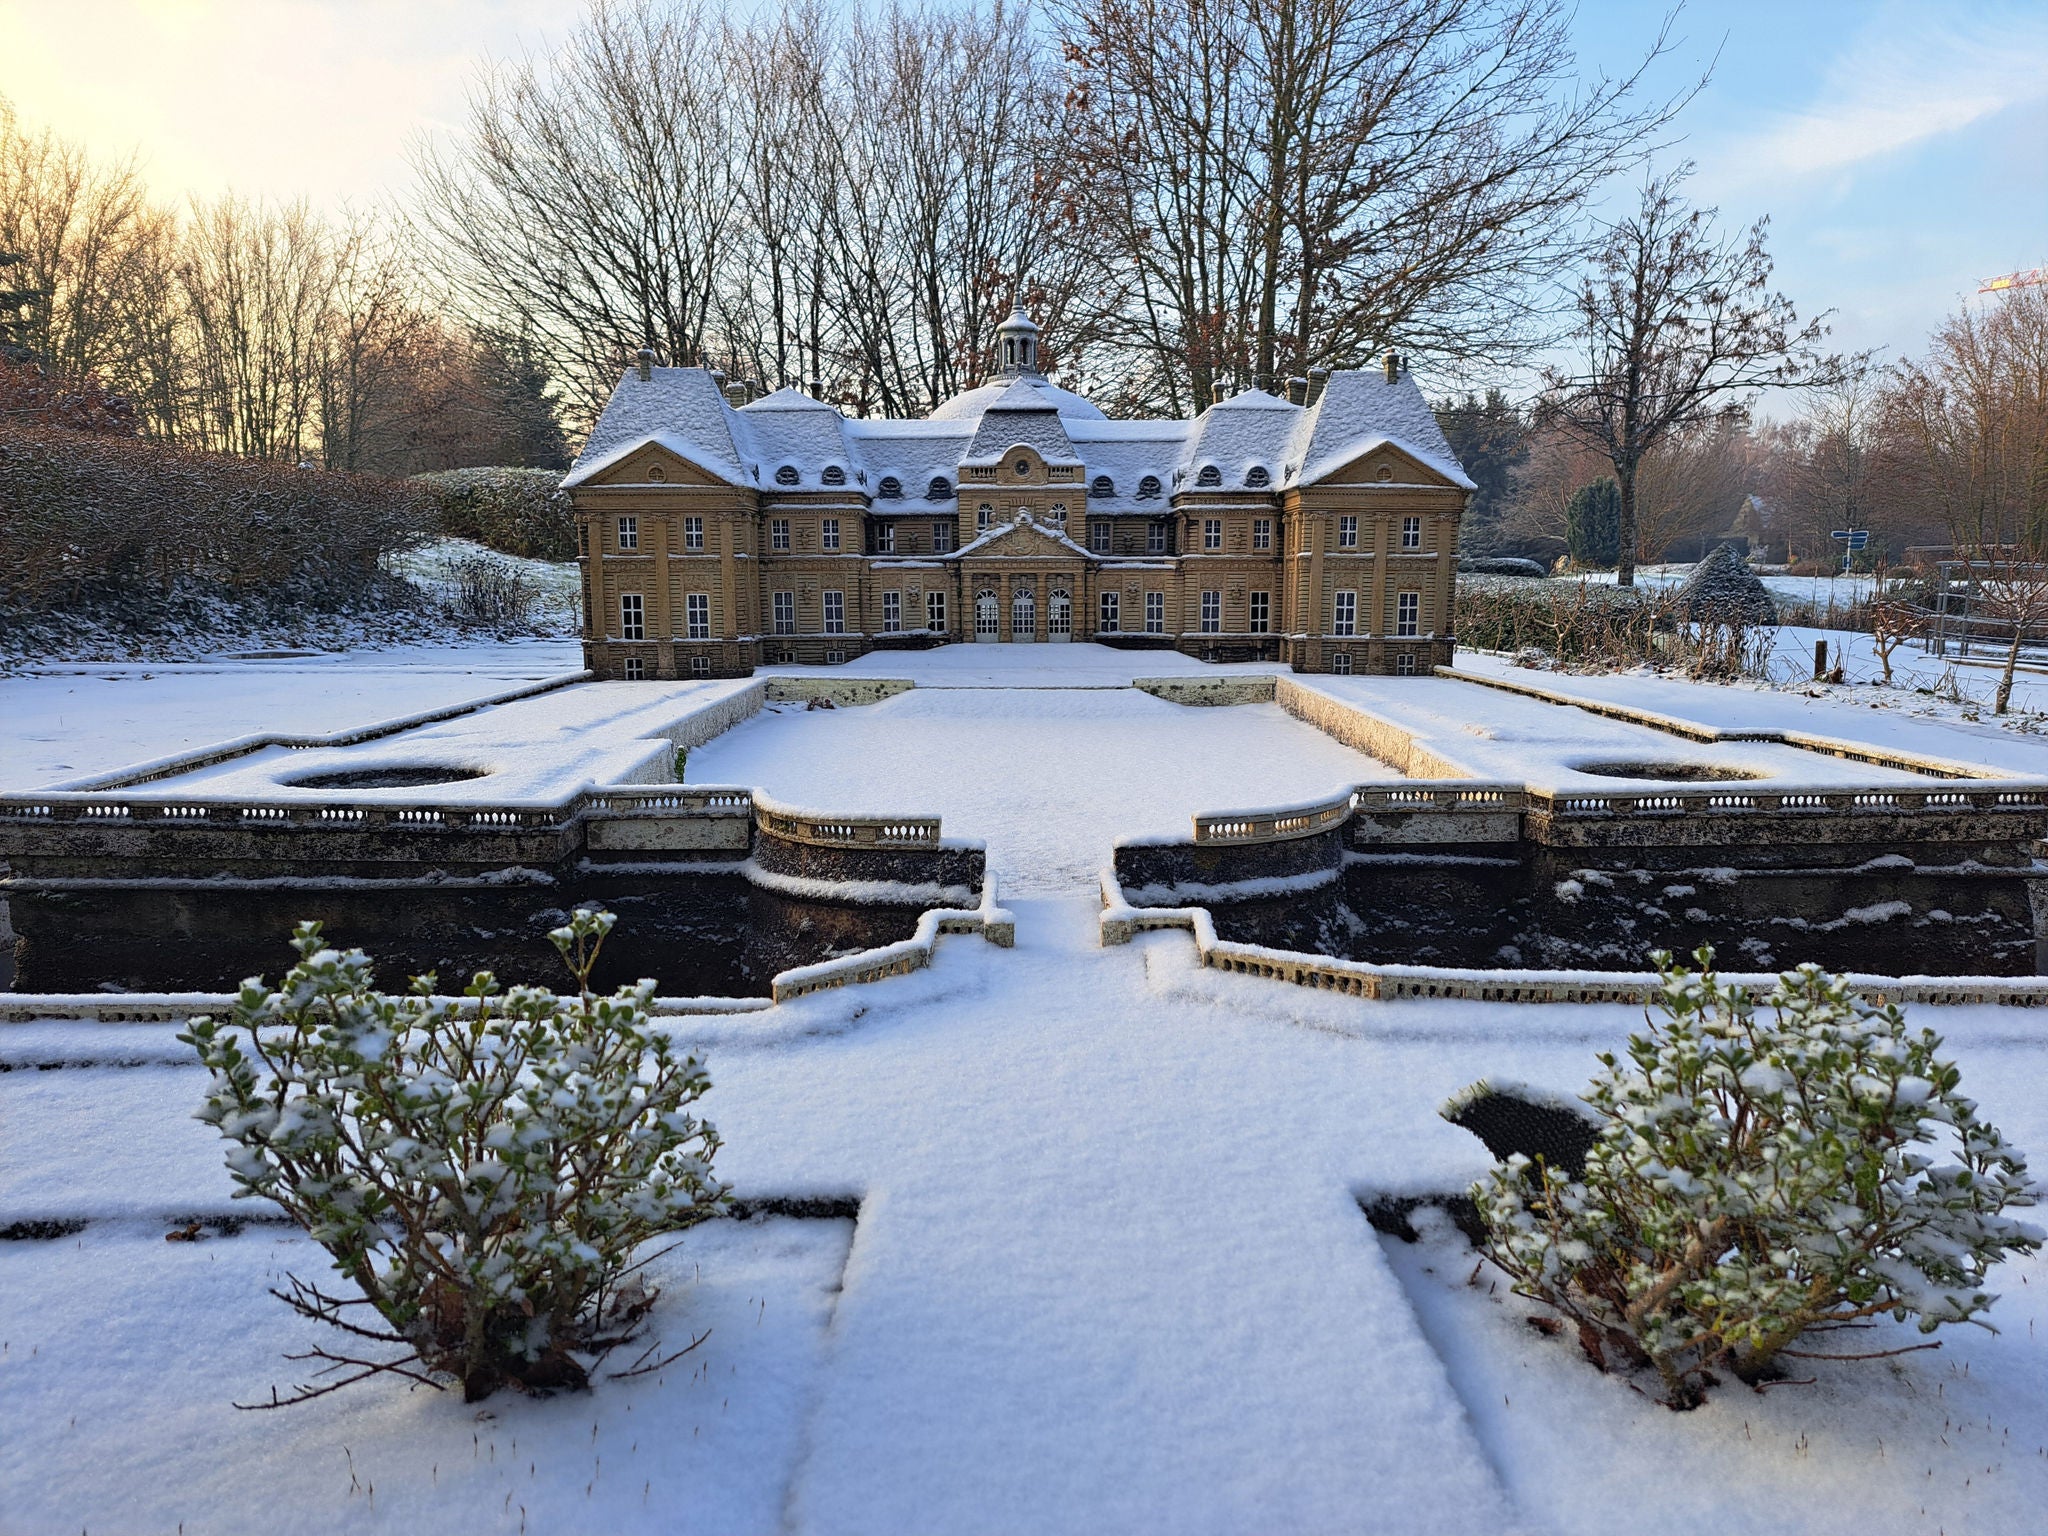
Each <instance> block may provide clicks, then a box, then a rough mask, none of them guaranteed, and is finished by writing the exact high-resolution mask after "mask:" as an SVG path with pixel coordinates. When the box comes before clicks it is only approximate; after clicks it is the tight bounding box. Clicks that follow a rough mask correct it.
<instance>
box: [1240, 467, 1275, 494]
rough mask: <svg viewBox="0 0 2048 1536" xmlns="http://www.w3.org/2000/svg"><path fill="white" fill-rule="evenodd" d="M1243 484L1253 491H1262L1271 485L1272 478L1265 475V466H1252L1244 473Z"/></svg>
mask: <svg viewBox="0 0 2048 1536" xmlns="http://www.w3.org/2000/svg"><path fill="white" fill-rule="evenodd" d="M1244 483H1245V484H1246V485H1248V486H1250V487H1251V488H1252V489H1253V490H1255V491H1262V490H1264V489H1265V488H1266V487H1267V486H1269V485H1271V484H1272V483H1273V477H1272V476H1271V475H1269V474H1267V473H1266V466H1265V465H1263V464H1254V465H1253V466H1252V467H1251V468H1250V469H1248V470H1246V471H1245V472H1244Z"/></svg>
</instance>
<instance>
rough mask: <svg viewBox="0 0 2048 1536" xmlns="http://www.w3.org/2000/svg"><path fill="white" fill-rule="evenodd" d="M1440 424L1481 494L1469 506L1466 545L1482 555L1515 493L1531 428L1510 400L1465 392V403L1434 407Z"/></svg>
mask: <svg viewBox="0 0 2048 1536" xmlns="http://www.w3.org/2000/svg"><path fill="white" fill-rule="evenodd" d="M1436 419H1437V424H1438V425H1439V426H1441V427H1442V428H1443V433H1444V438H1445V440H1446V441H1447V442H1449V443H1450V445H1451V451H1452V452H1453V453H1455V454H1456V455H1457V456H1458V462H1459V463H1460V464H1462V465H1464V466H1465V473H1466V474H1468V475H1470V476H1471V477H1472V480H1473V483H1474V484H1475V485H1477V486H1478V489H1477V490H1475V491H1474V492H1473V493H1472V499H1471V500H1470V502H1468V503H1467V504H1466V507H1465V530H1464V534H1463V536H1462V538H1461V540H1460V542H1461V543H1462V544H1464V545H1465V546H1467V547H1469V548H1472V549H1475V550H1483V549H1486V548H1488V547H1490V546H1491V544H1492V542H1493V539H1492V533H1493V529H1494V527H1495V525H1496V524H1498V523H1499V521H1500V519H1501V517H1502V515H1503V514H1504V513H1505V512H1506V511H1507V509H1508V503H1509V500H1510V498H1511V497H1512V495H1513V492H1514V478H1515V472H1516V471H1517V470H1518V469H1520V468H1521V466H1522V464H1523V463H1524V462H1525V461H1526V460H1527V459H1528V457H1529V425H1528V422H1527V421H1525V420H1524V419H1523V416H1522V413H1521V412H1520V411H1519V410H1517V409H1516V408H1515V406H1514V404H1513V403H1512V402H1511V401H1510V400H1509V399H1508V397H1507V396H1506V395H1504V394H1502V393H1501V392H1500V391H1499V390H1497V389H1489V390H1488V391H1487V392H1486V398H1485V399H1484V400H1482V399H1480V398H1479V396H1477V395H1475V394H1472V393H1470V392H1467V394H1466V396H1465V398H1464V399H1463V400H1462V401H1453V400H1444V401H1441V402H1439V403H1438V405H1437V407H1436Z"/></svg>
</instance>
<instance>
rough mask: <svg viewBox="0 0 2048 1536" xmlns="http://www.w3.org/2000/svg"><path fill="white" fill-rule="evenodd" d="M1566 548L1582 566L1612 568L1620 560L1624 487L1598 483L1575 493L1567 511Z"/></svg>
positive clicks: (1565, 514) (1565, 522)
mask: <svg viewBox="0 0 2048 1536" xmlns="http://www.w3.org/2000/svg"><path fill="white" fill-rule="evenodd" d="M1564 538H1565V545H1566V547H1567V548H1569V549H1570V550H1571V552H1572V559H1573V560H1575V561H1576V562H1578V563H1579V564H1580V565H1596V566H1602V567H1605V566H1611V565H1613V564H1614V563H1615V562H1616V561H1617V560H1619V559H1620V558H1621V487H1620V486H1618V485H1616V484H1615V483H1614V482H1613V481H1612V480H1604V479H1603V480H1595V481H1594V482H1593V483H1592V484H1591V485H1582V486H1580V487H1579V488H1578V489H1577V490H1576V491H1573V492H1572V497H1571V500H1570V501H1568V502H1566V503H1565V509H1564Z"/></svg>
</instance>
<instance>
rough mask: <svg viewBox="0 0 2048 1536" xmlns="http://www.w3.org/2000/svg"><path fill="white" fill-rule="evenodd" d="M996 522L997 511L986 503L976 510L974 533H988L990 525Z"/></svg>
mask: <svg viewBox="0 0 2048 1536" xmlns="http://www.w3.org/2000/svg"><path fill="white" fill-rule="evenodd" d="M995 520H996V509H995V508H994V507H992V506H990V505H989V504H988V503H987V502H985V501H984V502H983V503H982V504H981V505H980V506H978V507H976V508H975V509H974V531H975V532H976V533H987V532H988V530H989V524H991V523H993V522H994V521H995Z"/></svg>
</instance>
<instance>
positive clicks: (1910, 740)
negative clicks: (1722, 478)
mask: <svg viewBox="0 0 2048 1536" xmlns="http://www.w3.org/2000/svg"><path fill="white" fill-rule="evenodd" d="M1866 638H1867V637H1866ZM1456 665H1457V667H1458V669H1459V670H1460V671H1462V672H1476V673H1485V674H1490V675H1493V676H1497V677H1503V678H1511V679H1513V680H1515V681H1516V682H1520V683H1525V684H1529V685H1532V686H1534V687H1538V688H1543V689H1546V690H1548V691H1550V692H1552V693H1560V694H1565V695H1568V696H1570V697H1573V698H1582V699H1590V700H1598V701H1600V702H1603V703H1614V704H1625V705H1628V706H1630V707H1632V708H1636V709H1647V710H1652V711H1655V712H1656V713H1658V714H1663V715H1671V716H1674V717H1676V718H1678V719H1681V720H1691V721H1695V722H1697V723H1699V724H1702V725H1713V726H1721V727H1724V728H1764V729H1769V730H1781V731H1810V732H1813V733H1814V734H1816V735H1821V736H1835V737H1841V738H1845V739H1847V740H1850V741H1860V742H1866V743H1868V744H1870V745H1872V746H1877V747H1887V748H1892V749H1895V750H1900V751H1906V752H1916V753H1923V754H1926V755H1929V756H1933V757H1943V758H1950V759H1953V760H1955V761H1957V762H1964V763H1980V764H1982V765H1983V766H1985V767H1986V768H1989V769H1991V770H1993V771H1995V772H2000V773H2010V774H2022V775H2028V776H2038V775H2043V774H2048V719H2044V718H2043V717H2042V716H2040V715H2031V716H2028V715H2008V716H2006V717H2005V718H2004V719H2003V720H2000V719H1999V718H1998V717H1997V716H1995V715H1992V714H1991V713H1990V712H1989V710H1988V708H1987V709H1969V708H1965V707H1961V706H1957V705H1955V704H1951V703H1946V702H1944V701H1942V700H1940V699H1937V698H1934V697H1932V696H1930V695H1928V694H1925V693H1920V692H1916V691H1915V690H1914V689H1913V688H1911V687H1895V688H1885V687H1882V686H1879V685H1875V684H1871V683H1867V682H1865V683H1844V684H1840V685H1833V684H1821V683H1811V684H1801V685H1799V686H1797V687H1778V688H1773V687H1769V686H1766V685H1764V684H1760V683H1755V684H1752V683H1731V684H1715V683H1696V682H1692V681H1689V680H1688V679H1686V678H1683V677H1670V676H1663V675H1659V674H1656V673H1651V672H1646V671H1638V672H1551V671H1543V670H1537V669H1533V668H1528V667H1518V666H1516V665H1515V664H1514V663H1513V662H1512V661H1511V660H1509V659H1508V658H1506V657H1504V656H1496V655H1486V654H1481V653H1479V652H1475V651H1460V652H1459V653H1458V658H1457V663H1456ZM2016 697H2018V695H2017V694H2016ZM2025 697H2026V699H2027V701H2028V703H2029V705H2030V706H2031V707H2034V708H2044V707H2048V687H2042V688H2040V689H2039V690H2038V691H2035V692H2031V693H2029V694H2028V695H2026V696H2025ZM1664 740H1666V741H1667V742H1669V743H1671V745H1672V746H1673V747H1674V748H1679V749H1682V748H1683V747H1684V746H1685V743H1683V742H1682V741H1681V740H1679V739H1678V738H1676V737H1670V736H1666V737H1665V738H1664Z"/></svg>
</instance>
